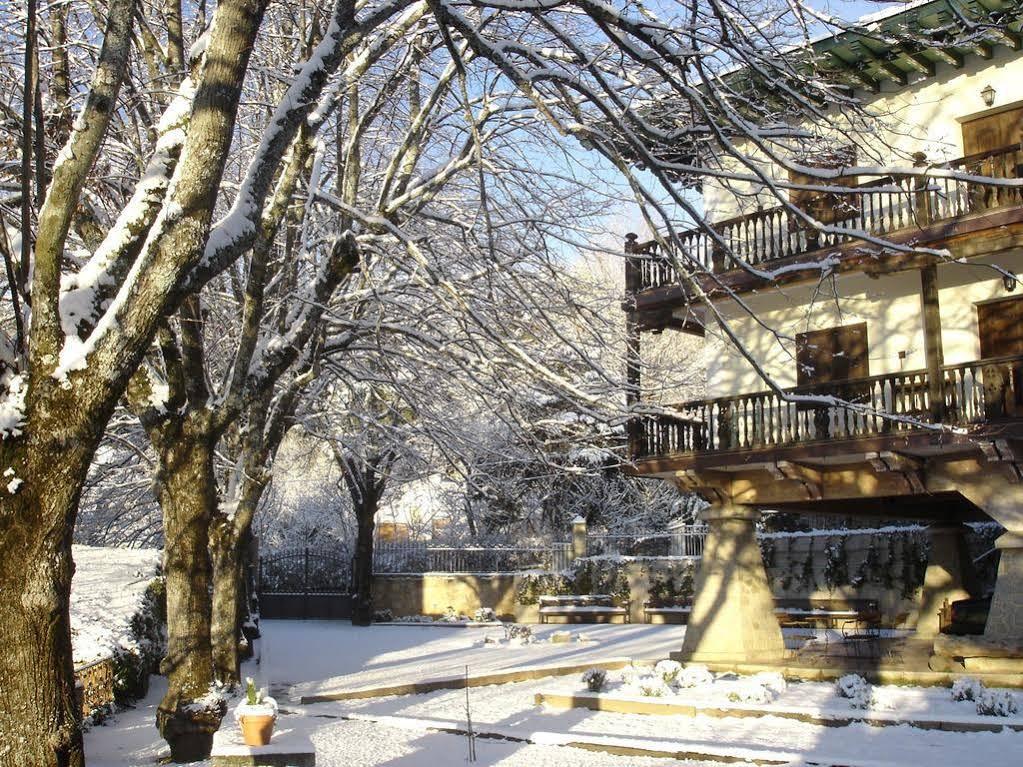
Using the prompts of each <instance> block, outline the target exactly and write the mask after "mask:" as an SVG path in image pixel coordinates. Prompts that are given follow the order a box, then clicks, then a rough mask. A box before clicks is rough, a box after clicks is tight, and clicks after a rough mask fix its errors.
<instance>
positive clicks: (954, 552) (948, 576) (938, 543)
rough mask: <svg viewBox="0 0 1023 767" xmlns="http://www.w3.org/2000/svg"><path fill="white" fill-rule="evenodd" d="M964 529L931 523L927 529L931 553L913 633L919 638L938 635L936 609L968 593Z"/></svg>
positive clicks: (956, 525) (960, 526)
mask: <svg viewBox="0 0 1023 767" xmlns="http://www.w3.org/2000/svg"><path fill="white" fill-rule="evenodd" d="M965 530H966V528H965V527H964V526H963V525H961V524H954V523H953V524H941V523H939V524H934V525H931V527H929V528H928V529H927V533H928V536H929V537H930V540H931V554H930V558H929V559H928V560H927V572H926V573H925V574H924V588H923V595H922V596H921V598H920V617H919V618H918V619H917V622H916V633H917V635H918V636H921V637H933V636H937V634H938V626H939V621H938V610H940V609H941V605H942V603H943V602H944V601H945V600H946V599H947V600H948V601H949V602H954V601H955V600H957V599H967V598H968V597H969V596H970V594H969V592H967V591H966V588H965V587H964V585H963V584H964V579H963V566H964V564H966V562H965V557H964V541H963V534H964V532H965Z"/></svg>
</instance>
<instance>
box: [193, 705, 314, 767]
mask: <svg viewBox="0 0 1023 767" xmlns="http://www.w3.org/2000/svg"><path fill="white" fill-rule="evenodd" d="M210 763H211V764H212V765H213V767H316V749H315V747H314V746H313V743H312V741H311V740H309V736H308V735H306V734H305V733H304V732H298V731H297V730H296V729H295V727H294V726H291V727H289V726H288V725H287V723H283V724H282V722H281V719H280V718H278V720H277V724H276V726H275V727H274V734H273V737H272V738H271V739H270V743H269V745H266V746H247V745H245V741H244V740H242V732H241V728H240V727H239V726H238V723H237V722H236V721H235V720H234V717H226V718H225V719H224V723H223V724H222V725H221V727H220V729H219V730H217V732H216V734H214V736H213V751H212V752H210Z"/></svg>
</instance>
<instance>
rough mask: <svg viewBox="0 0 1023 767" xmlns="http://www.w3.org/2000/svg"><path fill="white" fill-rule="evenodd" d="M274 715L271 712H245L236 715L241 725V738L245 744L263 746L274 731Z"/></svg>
mask: <svg viewBox="0 0 1023 767" xmlns="http://www.w3.org/2000/svg"><path fill="white" fill-rule="evenodd" d="M275 719H276V717H274V716H273V715H272V714H245V715H244V716H240V717H238V721H239V723H240V724H241V726H242V738H244V739H245V745H246V746H265V745H266V744H267V743H269V742H270V736H271V735H273V731H274V720H275Z"/></svg>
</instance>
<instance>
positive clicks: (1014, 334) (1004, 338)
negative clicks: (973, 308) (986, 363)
mask: <svg viewBox="0 0 1023 767" xmlns="http://www.w3.org/2000/svg"><path fill="white" fill-rule="evenodd" d="M977 325H978V329H979V331H980V356H981V358H982V359H990V358H991V357H1007V356H1010V355H1023V297H1020V298H1007V299H1004V300H1002V301H991V302H989V303H985V304H977Z"/></svg>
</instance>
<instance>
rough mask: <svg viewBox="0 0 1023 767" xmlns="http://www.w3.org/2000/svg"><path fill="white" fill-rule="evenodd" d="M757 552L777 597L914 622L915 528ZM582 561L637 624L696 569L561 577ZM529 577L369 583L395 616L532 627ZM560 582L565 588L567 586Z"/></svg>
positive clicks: (684, 591) (784, 539)
mask: <svg viewBox="0 0 1023 767" xmlns="http://www.w3.org/2000/svg"><path fill="white" fill-rule="evenodd" d="M985 545H987V544H985ZM761 550H762V551H763V554H764V561H765V564H766V565H767V570H768V575H769V577H770V581H771V588H772V591H773V593H774V595H775V597H777V598H779V599H870V600H875V601H877V603H878V605H879V607H880V608H881V611H882V612H883V613H884V615H885V617H886V619H887V620H888V621H889V622H891V623H893V624H894V623H896V622H898V623H899V624H900V625H904V626H908V627H911V626H913V625H915V623H916V618H917V609H918V605H919V602H920V587H921V585H922V581H923V575H924V570H925V568H926V557H927V552H928V545H927V538H926V534H925V533H924V532H923V531H922V530H919V529H918V530H915V531H907V532H901V531H900V532H895V531H874V532H864V533H859V532H856V533H852V534H845V535H839V534H837V533H832V534H815V535H791V536H789V535H782V536H778V535H775V536H773V537H769V538H764V539H762V540H761ZM583 563H589V567H588V568H587V570H586V582H585V583H584V584H582V585H583V588H582V589H580V590H581V591H583V592H586V593H595V590H600V591H612V590H614V591H615V593H619V592H624V591H625V584H626V583H627V590H628V598H629V602H630V613H631V615H630V618H631V620H632V622H633V623H642V622H643V620H644V615H643V603H644V602H646V601H647V600H648V599H650V598H651V597H657V596H660V597H666V596H675V597H681V598H682V599H683V600H685V598H686V597H687V596H689V595H691V591H692V586H693V580H694V578H693V575H694V574H695V572H694V571H695V568H696V567H698V566H699V561H698V560H693V559H688V560H687V559H684V558H680V557H674V558H673V557H587V558H582V559H580V560H577V566H576V570H575V571H574V573H572V572H567V575H568V578H569V579H571V578H573V577H574V578H575V579H576V580H580V579H579V575H578V574H579V572H580V569H579V568H580V567H581V566H582V564H583ZM598 571H602V572H601V574H600V576H599V577H598V575H597V573H598ZM612 571H613V572H612ZM530 578H532V579H535V578H536V574H535V573H534V574H532V575H530V574H513V573H497V574H469V573H427V574H424V575H381V576H377V577H376V578H375V585H374V602H375V606H376V607H377V608H378V609H383V608H389V609H390V610H391V611H392V612H393V613H394V615H395V616H403V615H431V616H434V617H440V616H441V615H443V614H444V613H445V611H446V610H447V609H448V608H449V607H451V608H454V609H455V610H456V611H457V612H459V613H464V614H467V615H472V613H473V612H474V611H475V610H476V609H477V608H479V607H492V608H494V610H495V612H496V613H497V614H498V615H499V616H500V617H502V618H503V619H505V620H517V621H522V622H535V621H536V620H537V612H536V605H535V604H531V605H530V604H526V605H524V604H520V596H519V595H520V592H521V591H523V590H524V589H523V586H524V585H526V581H527V580H528V579H530ZM594 581H596V582H594ZM601 581H602V582H601ZM563 582H564V584H563V585H565V586H566V587H567V588H569V589H571V588H572V586H573V585H574V584H572V583H571V582H570V581H569V580H565V579H563ZM608 583H614V584H616V585H615V586H613V587H609V586H608V585H607V584H608ZM983 588H984V586H983V584H982V585H981V586H980V587H979V591H983ZM534 590H535V589H534ZM545 590H547V589H544V588H542V589H541V591H545Z"/></svg>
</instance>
